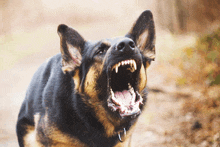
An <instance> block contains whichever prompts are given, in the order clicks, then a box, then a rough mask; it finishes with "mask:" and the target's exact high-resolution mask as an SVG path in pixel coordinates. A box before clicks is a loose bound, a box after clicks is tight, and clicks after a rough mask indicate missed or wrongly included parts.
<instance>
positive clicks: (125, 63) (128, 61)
mask: <svg viewBox="0 0 220 147" xmlns="http://www.w3.org/2000/svg"><path fill="white" fill-rule="evenodd" d="M128 64H129V65H130V66H131V68H129V70H130V71H131V72H134V71H135V70H137V64H136V62H135V60H125V61H121V62H119V63H118V64H116V65H115V66H114V67H113V68H112V70H113V69H115V72H116V73H118V68H119V67H120V66H124V65H128Z"/></svg>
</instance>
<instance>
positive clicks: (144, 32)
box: [126, 10, 155, 60]
mask: <svg viewBox="0 0 220 147" xmlns="http://www.w3.org/2000/svg"><path fill="white" fill-rule="evenodd" d="M126 37H129V38H131V39H133V40H134V42H135V43H136V45H137V47H138V48H139V49H140V50H141V52H142V53H143V55H144V56H145V57H147V58H149V59H151V60H154V59H155V26H154V20H153V14H152V13H151V11H149V10H146V11H144V12H143V13H142V14H141V15H140V16H139V18H138V19H137V21H136V22H135V23H134V26H133V27H132V28H131V30H130V31H129V33H128V34H127V35H126Z"/></svg>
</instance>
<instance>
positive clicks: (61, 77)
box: [16, 10, 155, 147]
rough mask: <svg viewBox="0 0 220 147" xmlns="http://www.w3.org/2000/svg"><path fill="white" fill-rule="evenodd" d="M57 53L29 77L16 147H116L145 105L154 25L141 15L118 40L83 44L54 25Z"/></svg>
mask: <svg viewBox="0 0 220 147" xmlns="http://www.w3.org/2000/svg"><path fill="white" fill-rule="evenodd" d="M57 32H58V34H59V36H60V49H61V53H59V54H57V55H55V56H53V57H51V58H50V59H49V60H48V61H46V62H45V63H43V64H42V65H41V66H40V67H39V69H38V70H37V71H36V73H35V74H34V76H33V78H32V81H31V83H30V85H29V87H28V89H27V93H26V96H25V100H24V101H23V103H22V106H21V108H20V112H19V115H18V121H17V125H16V132H17V137H18V142H19V145H20V147H76V146H77V147H113V146H114V147H121V146H125V145H128V144H129V142H130V141H129V138H131V133H132V130H133V128H134V126H135V123H136V122H137V119H138V117H139V116H140V114H141V112H142V111H143V109H144V107H145V104H146V101H147V93H148V91H147V86H146V84H147V68H148V67H149V65H150V63H151V61H153V60H154V59H155V26H154V20H153V15H152V13H151V11H150V10H146V11H144V12H143V13H142V14H141V15H140V16H139V18H138V19H137V21H136V22H135V23H134V25H133V27H131V29H130V31H129V32H128V33H127V34H126V35H125V36H123V37H115V38H111V39H103V40H100V41H86V40H85V39H84V38H83V37H82V36H81V35H80V34H79V33H78V32H77V31H76V30H74V29H73V28H70V27H68V26H67V25H65V24H61V25H59V26H58V29H57Z"/></svg>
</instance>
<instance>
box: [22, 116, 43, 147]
mask: <svg viewBox="0 0 220 147" xmlns="http://www.w3.org/2000/svg"><path fill="white" fill-rule="evenodd" d="M39 119H40V114H39V113H37V114H35V115H34V123H35V127H34V126H27V129H26V131H27V134H26V135H25V136H24V144H25V147H43V145H42V144H41V143H40V142H39V141H38V140H39V139H38V135H37V127H38V123H39Z"/></svg>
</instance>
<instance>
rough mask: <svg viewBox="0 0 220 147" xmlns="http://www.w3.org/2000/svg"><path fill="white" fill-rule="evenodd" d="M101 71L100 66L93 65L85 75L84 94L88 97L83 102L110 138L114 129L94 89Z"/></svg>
mask: <svg viewBox="0 0 220 147" xmlns="http://www.w3.org/2000/svg"><path fill="white" fill-rule="evenodd" d="M101 70H102V65H100V64H94V65H93V66H92V67H91V68H90V70H89V72H88V73H87V76H86V80H85V90H84V91H85V93H86V94H87V95H88V96H89V97H90V99H89V100H88V101H86V100H84V101H85V103H87V104H88V105H89V106H90V107H92V108H93V109H94V111H95V114H96V117H97V118H98V119H99V121H100V122H101V123H102V124H103V126H104V128H105V131H106V135H107V137H111V136H113V135H114V133H115V132H114V130H115V127H114V125H113V124H112V123H111V122H110V118H109V117H108V114H107V112H106V110H105V108H104V107H103V106H102V102H100V100H99V99H98V97H97V96H98V92H99V91H98V90H97V89H95V86H96V84H97V83H96V82H97V77H98V76H99V75H100V72H101Z"/></svg>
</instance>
